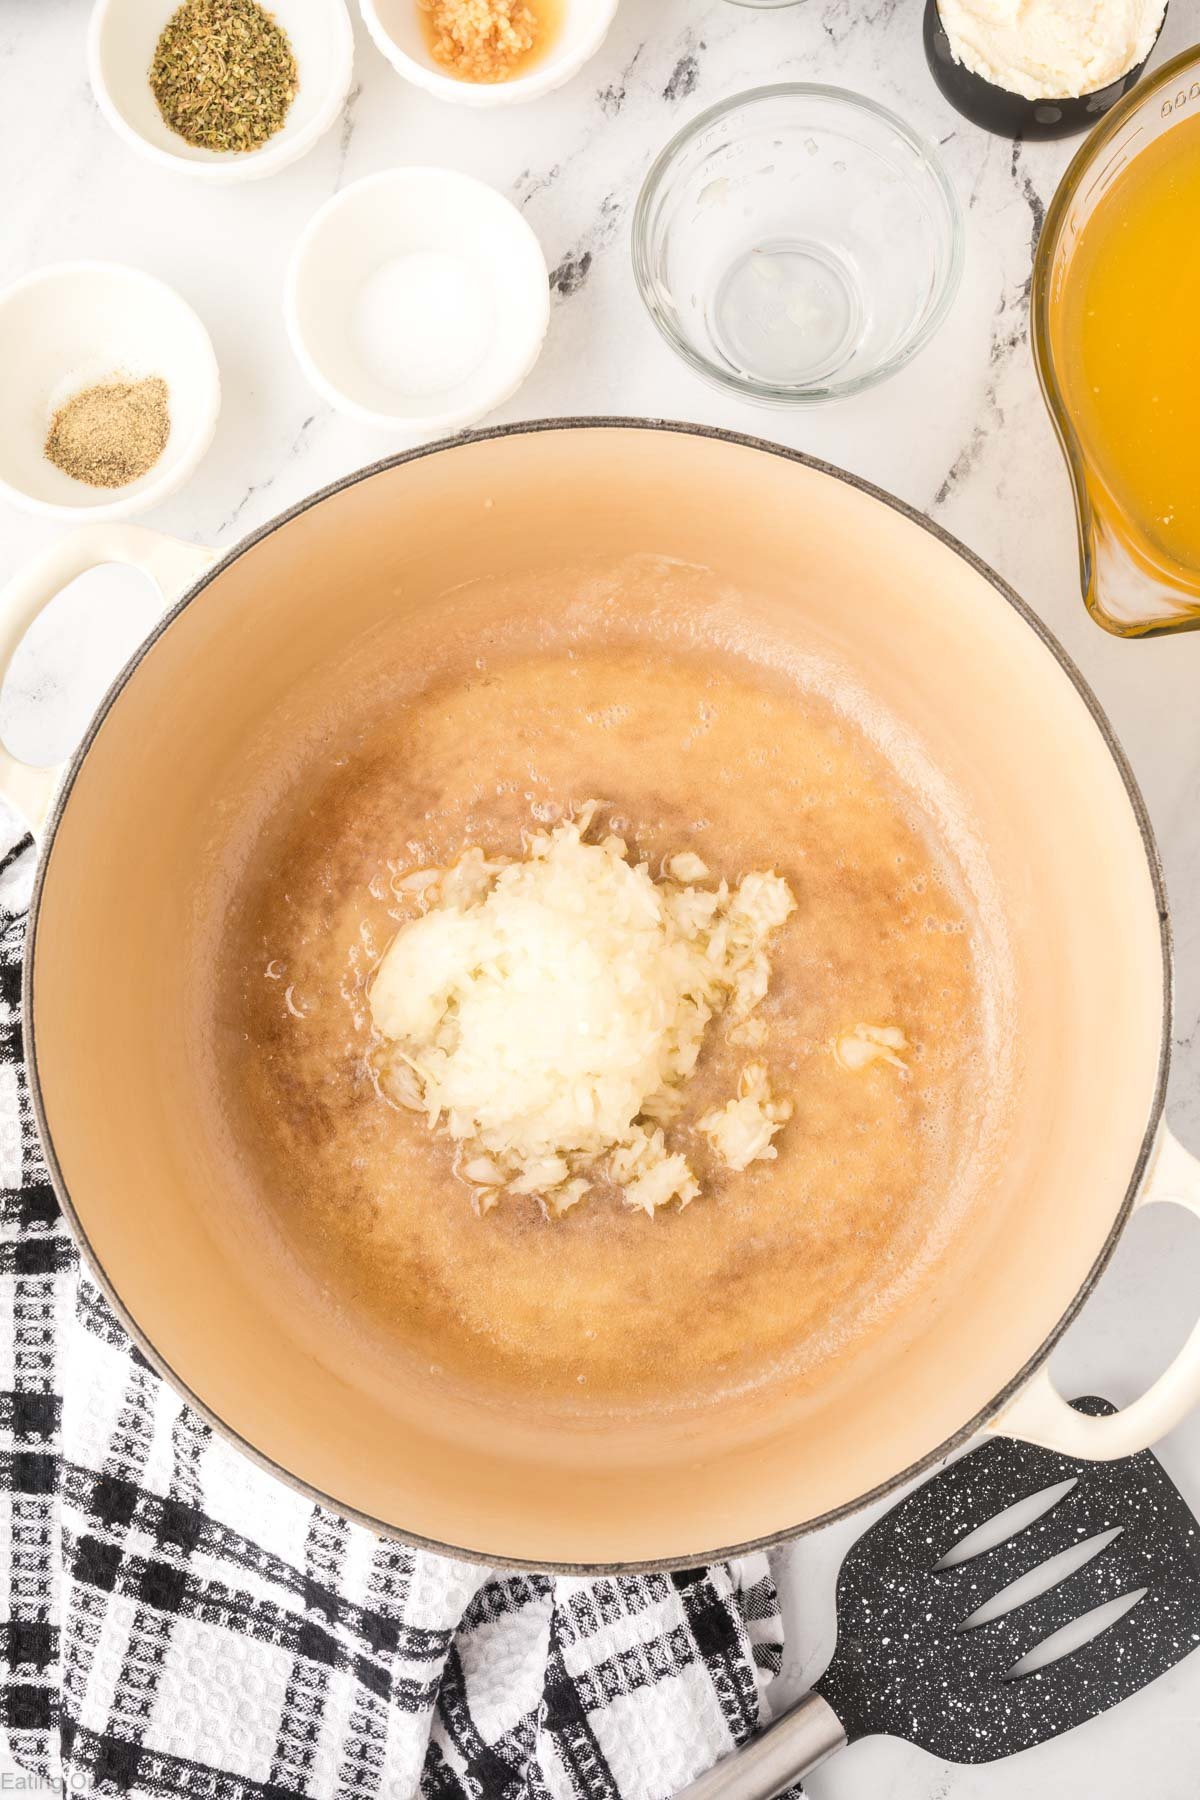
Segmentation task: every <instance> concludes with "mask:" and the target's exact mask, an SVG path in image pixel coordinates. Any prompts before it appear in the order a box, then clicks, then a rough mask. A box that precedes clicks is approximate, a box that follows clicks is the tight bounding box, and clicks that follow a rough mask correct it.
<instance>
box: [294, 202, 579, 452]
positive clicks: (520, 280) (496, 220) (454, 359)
mask: <svg viewBox="0 0 1200 1800" xmlns="http://www.w3.org/2000/svg"><path fill="white" fill-rule="evenodd" d="M284 314H285V318H286V322H287V329H288V335H289V337H290V339H291V342H292V347H293V349H294V350H295V353H296V356H297V358H298V359H299V362H300V365H301V367H302V368H303V370H304V372H305V374H306V375H307V377H308V379H309V381H310V382H311V383H312V385H313V387H314V388H316V390H317V392H318V393H319V394H321V395H322V396H323V397H324V398H325V399H326V400H328V401H329V403H330V405H332V406H334V407H336V408H337V409H338V411H339V412H343V413H346V414H348V415H349V416H350V417H351V418H355V419H358V420H359V421H360V422H361V423H363V424H367V425H375V426H381V427H383V428H384V429H387V430H393V431H405V432H410V433H413V434H419V435H425V434H431V435H432V434H435V433H438V432H447V431H458V430H461V429H462V428H463V427H464V426H466V425H470V424H472V423H473V422H474V421H475V420H476V419H479V418H482V416H483V415H484V414H485V413H489V412H491V411H493V410H494V408H496V407H497V406H500V405H502V404H503V402H504V401H505V400H507V399H509V397H510V396H511V395H512V394H514V393H515V392H516V390H517V388H518V387H519V386H520V384H521V382H522V381H523V380H524V379H525V377H526V375H527V374H528V373H529V371H530V369H532V367H533V365H534V363H535V362H536V361H537V358H538V354H539V352H540V350H541V347H542V342H543V339H544V338H545V335H546V328H547V326H548V325H549V322H550V279H549V274H548V271H547V268H546V259H545V257H544V256H543V254H542V250H541V246H540V245H539V243H538V241H537V238H536V237H535V236H534V234H533V231H532V230H531V228H530V227H529V225H528V224H527V223H526V221H525V220H524V219H523V218H522V216H521V214H520V213H519V212H518V211H517V209H516V207H515V206H513V205H512V203H511V202H510V201H508V200H506V199H505V198H504V196H503V195H502V194H498V193H497V192H496V191H495V189H494V188H490V187H488V186H487V184H486V183H485V182H482V181H476V180H474V179H473V178H472V177H471V176H468V175H459V174H457V173H455V172H454V171H453V170H451V169H426V168H412V169H389V170H385V171H384V172H383V173H382V174H379V175H368V176H367V177H366V178H365V179H364V180H362V181H357V182H355V183H353V185H352V186H350V187H348V188H345V189H343V191H342V192H341V193H340V194H336V195H335V196H334V198H333V199H332V200H330V201H328V202H327V203H326V204H325V205H324V206H323V207H322V208H321V209H320V211H319V212H317V213H316V214H315V215H314V217H313V218H312V219H311V220H310V221H309V224H308V225H307V227H306V228H305V230H304V232H303V233H302V235H301V237H300V240H299V242H298V243H297V245H296V248H295V250H294V252H293V254H292V260H291V264H290V266H289V269H288V275H287V282H286V288H285V296H284Z"/></svg>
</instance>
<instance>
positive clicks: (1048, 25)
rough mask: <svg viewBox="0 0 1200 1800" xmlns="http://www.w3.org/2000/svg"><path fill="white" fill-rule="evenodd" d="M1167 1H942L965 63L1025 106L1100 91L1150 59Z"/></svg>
mask: <svg viewBox="0 0 1200 1800" xmlns="http://www.w3.org/2000/svg"><path fill="white" fill-rule="evenodd" d="M1165 11H1166V0H938V12H939V13H940V15H941V20H942V24H943V26H944V27H945V30H946V35H947V37H948V38H949V40H950V48H951V49H952V50H953V52H954V54H955V56H956V57H957V58H958V60H959V62H961V63H964V64H965V65H966V67H967V68H968V69H971V70H972V71H973V72H974V73H975V74H976V75H982V76H983V77H984V79H985V80H986V81H990V82H993V83H994V84H995V85H996V86H997V87H1002V88H1007V89H1008V91H1009V92H1010V93H1013V94H1022V95H1024V97H1025V98H1026V99H1027V100H1065V99H1069V98H1074V97H1076V96H1078V95H1080V94H1092V93H1095V92H1096V90H1097V89H1098V88H1103V87H1107V86H1108V84H1109V83H1110V82H1112V81H1116V80H1118V79H1119V78H1120V76H1122V75H1124V74H1126V73H1127V72H1128V70H1130V69H1132V68H1133V67H1134V65H1135V64H1136V63H1139V62H1141V61H1142V60H1143V58H1144V57H1146V56H1148V55H1149V53H1150V50H1151V49H1152V47H1153V44H1154V40H1155V37H1156V36H1157V34H1158V28H1159V26H1160V25H1161V24H1162V19H1163V13H1164V12H1165Z"/></svg>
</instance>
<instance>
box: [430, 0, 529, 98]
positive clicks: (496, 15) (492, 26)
mask: <svg viewBox="0 0 1200 1800" xmlns="http://www.w3.org/2000/svg"><path fill="white" fill-rule="evenodd" d="M419 5H420V7H421V10H422V12H424V13H425V15H426V17H427V19H428V24H429V40H430V49H431V50H432V51H433V54H434V56H435V57H436V58H437V60H438V62H440V63H442V64H443V65H444V66H445V67H446V68H447V69H449V70H450V71H451V73H452V74H454V75H457V76H458V77H459V78H460V79H461V80H463V81H507V80H508V78H509V76H510V75H512V73H513V71H514V69H515V68H516V67H517V65H518V63H520V62H521V61H522V60H523V58H524V57H526V56H528V55H529V52H530V51H531V50H532V49H533V47H534V45H535V43H536V42H537V37H538V17H537V14H536V13H535V12H534V10H533V8H532V7H531V6H530V5H529V3H528V0H419Z"/></svg>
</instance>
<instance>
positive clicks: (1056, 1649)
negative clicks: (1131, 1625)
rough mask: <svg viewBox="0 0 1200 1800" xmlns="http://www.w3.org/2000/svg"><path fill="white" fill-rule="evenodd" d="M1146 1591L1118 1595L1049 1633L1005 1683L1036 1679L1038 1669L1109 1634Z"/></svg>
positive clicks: (1145, 1589)
mask: <svg viewBox="0 0 1200 1800" xmlns="http://www.w3.org/2000/svg"><path fill="white" fill-rule="evenodd" d="M1149 1591H1150V1590H1149V1588H1144V1587H1141V1588H1134V1589H1133V1591H1132V1592H1131V1593H1128V1594H1119V1595H1117V1596H1116V1597H1115V1598H1114V1599H1112V1600H1105V1601H1104V1602H1103V1603H1102V1604H1101V1605H1100V1606H1093V1608H1092V1609H1091V1611H1090V1612H1086V1613H1082V1614H1081V1615H1080V1617H1079V1618H1077V1619H1072V1620H1071V1621H1070V1623H1069V1624H1067V1625H1063V1626H1061V1627H1060V1628H1059V1630H1058V1631H1052V1632H1051V1634H1050V1636H1049V1637H1048V1638H1043V1639H1042V1641H1041V1643H1040V1644H1035V1646H1034V1648H1033V1649H1032V1650H1030V1651H1029V1652H1028V1653H1027V1654H1026V1655H1025V1656H1023V1657H1022V1658H1021V1660H1020V1662H1018V1663H1014V1664H1013V1666H1012V1668H1011V1669H1010V1670H1009V1671H1008V1674H1007V1675H1006V1676H1005V1677H1004V1679H1005V1681H1020V1680H1021V1678H1022V1677H1023V1676H1026V1675H1036V1674H1037V1672H1038V1670H1039V1669H1048V1668H1049V1667H1050V1665H1051V1663H1056V1662H1061V1661H1062V1660H1063V1658H1064V1657H1065V1656H1070V1655H1072V1654H1073V1653H1074V1652H1075V1651H1076V1650H1081V1649H1082V1648H1083V1647H1084V1645H1085V1644H1092V1643H1095V1641H1096V1639H1097V1638H1098V1637H1100V1636H1101V1635H1102V1634H1103V1633H1104V1632H1106V1631H1111V1630H1112V1628H1113V1626H1114V1625H1116V1624H1117V1622H1118V1621H1119V1620H1121V1619H1123V1618H1124V1617H1125V1615H1126V1613H1129V1612H1132V1611H1133V1609H1134V1607H1135V1606H1136V1605H1137V1603H1138V1601H1139V1600H1142V1599H1144V1598H1145V1596H1146V1595H1147V1594H1148V1593H1149Z"/></svg>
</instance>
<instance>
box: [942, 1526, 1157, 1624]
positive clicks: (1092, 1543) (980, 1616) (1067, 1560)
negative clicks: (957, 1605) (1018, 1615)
mask: <svg viewBox="0 0 1200 1800" xmlns="http://www.w3.org/2000/svg"><path fill="white" fill-rule="evenodd" d="M1124 1529H1125V1527H1124V1526H1123V1525H1115V1526H1113V1527H1112V1529H1111V1530H1109V1531H1098V1532H1096V1533H1095V1534H1094V1536H1092V1537H1089V1538H1085V1539H1084V1540H1083V1541H1082V1542H1081V1543H1078V1544H1068V1546H1067V1548H1066V1549H1065V1550H1060V1551H1058V1552H1057V1554H1056V1555H1054V1556H1048V1557H1047V1558H1046V1560H1045V1562H1041V1563H1039V1564H1038V1565H1037V1567H1036V1568H1035V1569H1030V1570H1029V1572H1028V1574H1025V1575H1021V1576H1018V1578H1017V1580H1016V1581H1010V1582H1009V1583H1008V1585H1007V1586H1006V1587H1002V1588H1001V1589H1000V1590H999V1592H998V1593H995V1594H993V1595H992V1596H991V1598H990V1599H988V1600H985V1601H984V1602H983V1604H982V1606H977V1607H976V1608H975V1611H974V1612H973V1613H971V1614H970V1615H969V1617H967V1618H965V1619H964V1620H963V1621H962V1623H961V1625H960V1626H959V1627H958V1629H959V1630H960V1631H971V1630H974V1628H975V1627H976V1626H978V1625H990V1624H991V1622H992V1620H993V1619H1001V1618H1003V1617H1004V1615H1005V1613H1010V1612H1012V1611H1013V1610H1014V1608H1016V1607H1018V1606H1024V1604H1025V1602H1026V1601H1027V1600H1036V1599H1037V1597H1038V1595H1039V1594H1046V1593H1049V1592H1050V1590H1051V1588H1055V1587H1057V1586H1058V1584H1059V1582H1061V1581H1065V1580H1066V1578H1067V1576H1068V1575H1073V1574H1074V1573H1075V1571H1076V1569H1082V1568H1084V1567H1085V1565H1086V1564H1088V1563H1090V1562H1091V1561H1092V1559H1093V1557H1096V1556H1099V1554H1100V1552H1101V1551H1102V1550H1106V1549H1107V1548H1108V1546H1109V1545H1110V1544H1111V1543H1114V1542H1115V1541H1116V1539H1117V1538H1119V1537H1120V1536H1121V1534H1122V1532H1123V1531H1124Z"/></svg>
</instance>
